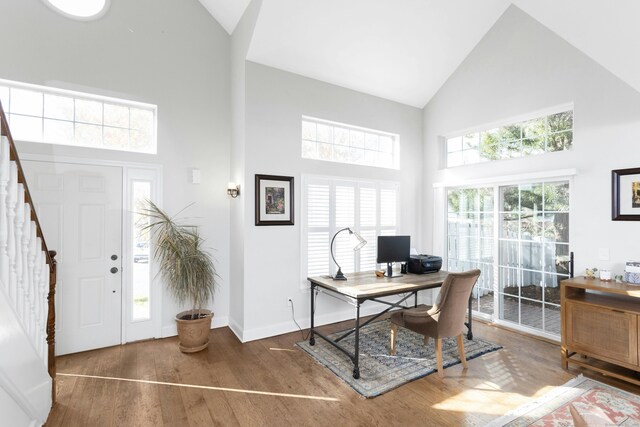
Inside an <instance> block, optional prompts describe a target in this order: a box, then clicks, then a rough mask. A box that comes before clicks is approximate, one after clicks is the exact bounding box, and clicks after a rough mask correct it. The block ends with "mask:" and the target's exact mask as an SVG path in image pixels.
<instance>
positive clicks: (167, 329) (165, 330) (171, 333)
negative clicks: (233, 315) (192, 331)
mask: <svg viewBox="0 0 640 427" xmlns="http://www.w3.org/2000/svg"><path fill="white" fill-rule="evenodd" d="M225 326H229V316H215V315H214V316H213V321H212V322H211V329H216V328H223V327H225ZM176 335H178V327H177V326H176V324H175V323H174V324H173V325H170V326H163V327H162V336H161V338H168V337H175V336H176Z"/></svg>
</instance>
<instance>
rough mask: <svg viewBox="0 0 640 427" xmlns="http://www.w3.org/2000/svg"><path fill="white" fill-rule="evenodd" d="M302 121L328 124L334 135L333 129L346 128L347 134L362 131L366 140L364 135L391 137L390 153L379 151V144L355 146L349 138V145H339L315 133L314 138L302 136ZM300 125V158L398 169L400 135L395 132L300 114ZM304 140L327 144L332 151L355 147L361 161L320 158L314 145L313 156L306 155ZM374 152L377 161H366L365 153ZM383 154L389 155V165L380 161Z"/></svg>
mask: <svg viewBox="0 0 640 427" xmlns="http://www.w3.org/2000/svg"><path fill="white" fill-rule="evenodd" d="M303 122H310V123H314V124H316V125H324V126H329V127H331V135H334V133H335V129H341V130H346V131H348V132H349V135H351V132H359V133H363V134H364V136H363V138H364V139H365V140H366V137H367V136H368V135H369V136H374V137H376V138H380V137H384V138H389V139H391V153H389V152H386V151H381V150H380V146H378V149H377V150H373V149H369V148H366V143H365V142H363V144H364V145H363V147H355V146H353V145H352V141H351V138H350V140H349V145H341V144H336V143H335V140H333V141H331V142H326V141H319V140H318V138H317V133H316V137H315V139H307V138H304V134H303V131H302V128H303V126H304V124H303ZM300 127H301V131H300V141H301V142H300V157H301V158H302V159H305V160H320V161H325V162H335V163H345V164H350V165H359V166H368V167H377V168H384V169H396V170H398V169H400V135H398V134H395V133H391V132H385V131H381V130H376V129H369V128H365V127H360V126H354V125H350V124H346V123H340V122H334V121H330V120H325V119H319V118H316V117H310V116H302V119H301V120H300ZM305 142H310V143H313V144H316V145H317V144H327V145H330V146H331V150H332V153H333V150H334V147H342V148H344V149H349V150H352V149H357V150H360V149H362V152H363V157H362V160H361V161H351V160H339V159H336V158H334V157H333V156H332V158H331V159H326V158H321V157H320V155H319V154H318V149H317V147H316V149H315V153H316V154H315V155H314V156H306V155H305V149H304V144H305ZM367 152H369V153H375V155H376V157H377V158H378V161H373V162H371V161H367V160H366V153H367ZM384 156H391V157H392V160H391V163H390V164H389V165H385V164H384V163H383V162H381V161H380V159H381V158H383V157H384Z"/></svg>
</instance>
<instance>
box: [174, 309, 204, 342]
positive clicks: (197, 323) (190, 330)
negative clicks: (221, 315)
mask: <svg viewBox="0 0 640 427" xmlns="http://www.w3.org/2000/svg"><path fill="white" fill-rule="evenodd" d="M192 313H194V310H187V311H183V312H182V313H178V315H177V316H176V323H177V326H178V338H179V339H180V351H181V352H183V353H195V352H197V351H201V350H204V349H205V348H207V346H208V345H209V331H210V330H211V320H212V319H213V313H212V312H211V311H209V310H200V314H202V315H204V317H201V318H200V319H195V320H183V319H182V317H185V316H190V315H191V314H192Z"/></svg>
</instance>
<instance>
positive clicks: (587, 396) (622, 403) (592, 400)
mask: <svg viewBox="0 0 640 427" xmlns="http://www.w3.org/2000/svg"><path fill="white" fill-rule="evenodd" d="M572 406H573V410H574V415H573V416H572V414H571V407H572ZM574 420H575V421H574ZM580 422H582V423H583V424H580ZM573 425H589V426H638V425H640V396H637V395H635V394H632V393H628V392H626V391H624V390H620V389H619V388H616V387H612V386H609V385H606V384H603V383H601V382H599V381H595V380H591V379H589V378H585V377H583V376H582V375H580V376H579V377H576V378H574V379H572V380H571V381H569V382H568V383H566V384H565V385H563V386H561V387H558V388H556V389H554V390H553V391H551V392H549V393H546V394H545V395H543V396H542V397H540V398H539V399H537V400H535V401H534V402H532V403H528V404H526V405H523V406H521V407H519V408H516V409H515V410H513V411H511V412H510V413H508V414H507V415H505V416H503V417H501V418H498V419H497V420H495V421H493V422H491V423H490V424H489V426H492V427H499V426H500V427H501V426H509V427H516V426H518V427H520V426H554V427H562V426H567V427H569V426H573Z"/></svg>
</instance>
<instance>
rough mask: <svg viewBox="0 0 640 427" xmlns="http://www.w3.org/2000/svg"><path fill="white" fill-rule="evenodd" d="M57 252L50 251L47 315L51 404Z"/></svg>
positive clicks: (54, 393) (53, 385)
mask: <svg viewBox="0 0 640 427" xmlns="http://www.w3.org/2000/svg"><path fill="white" fill-rule="evenodd" d="M56 254H57V252H56V251H49V256H50V257H51V265H49V295H48V296H47V302H48V304H49V313H48V315H47V345H48V347H49V350H48V365H47V366H48V370H49V376H50V377H51V380H52V387H51V403H52V404H53V403H56V270H57V267H56V258H55V257H56Z"/></svg>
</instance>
